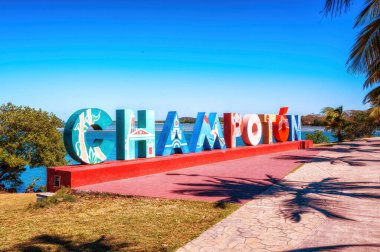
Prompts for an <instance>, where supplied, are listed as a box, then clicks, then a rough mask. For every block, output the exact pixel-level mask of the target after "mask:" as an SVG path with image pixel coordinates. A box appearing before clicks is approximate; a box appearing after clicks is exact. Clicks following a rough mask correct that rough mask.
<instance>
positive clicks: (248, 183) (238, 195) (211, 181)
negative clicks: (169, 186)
mask: <svg viewBox="0 0 380 252" xmlns="http://www.w3.org/2000/svg"><path fill="white" fill-rule="evenodd" d="M168 175H171V176H203V175H197V174H190V175H188V174H180V173H170V174H168ZM203 177H204V180H203V182H200V183H178V185H181V186H183V187H184V189H181V190H175V191H173V192H174V193H177V194H186V195H194V196H201V197H202V196H203V197H223V199H222V200H220V202H233V203H242V202H244V201H246V200H251V199H254V198H260V199H263V198H272V197H278V196H282V195H286V197H284V200H283V201H282V202H281V213H282V214H283V216H284V217H285V218H286V219H289V220H292V221H293V222H300V221H301V219H302V215H303V214H305V213H309V212H319V213H321V214H323V215H324V216H326V217H327V218H333V219H341V220H348V221H354V220H352V219H350V218H347V217H345V216H343V215H342V214H341V213H339V212H341V211H340V210H342V208H339V209H337V208H336V207H335V205H336V204H335V203H336V197H338V196H343V197H352V198H363V199H368V198H369V199H374V200H378V199H380V194H379V193H378V192H379V191H378V190H380V184H379V183H367V182H365V183H364V182H340V181H338V180H337V178H325V179H322V180H321V181H318V182H312V183H305V182H300V181H287V180H280V179H277V178H274V177H271V176H268V175H267V178H266V179H263V180H254V179H246V178H234V177H217V176H203ZM271 185H272V186H273V187H271V189H270V190H267V189H268V187H270V186H271ZM369 190H371V191H374V190H375V191H376V193H368V191H369Z"/></svg>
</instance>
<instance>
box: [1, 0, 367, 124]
mask: <svg viewBox="0 0 380 252" xmlns="http://www.w3.org/2000/svg"><path fill="white" fill-rule="evenodd" d="M355 4H356V5H354V6H353V7H352V9H351V12H350V13H348V14H346V15H343V16H341V17H338V18H334V19H331V18H326V17H323V16H322V14H321V13H320V11H321V10H322V8H323V5H324V0H313V1H310V0H309V1H307V0H302V1H301V0H292V1H290V0H289V1H287V0H278V1H256V0H229V1H226V0H218V1H217V0H175V1H174V0H162V1H158V0H138V1H137V0H54V1H52V0H33V1H31V0H11V1H8V0H0V103H5V102H9V101H10V102H13V103H15V104H17V105H29V106H32V107H36V108H42V109H44V110H47V111H50V112H53V113H55V114H57V115H58V116H59V117H61V118H62V119H64V120H66V119H67V118H68V117H69V116H70V115H71V114H72V113H73V112H75V111H76V110H77V109H81V108H86V107H99V108H102V109H104V110H106V111H107V112H109V114H110V115H111V116H112V117H114V115H115V109H118V108H132V109H154V110H155V111H156V113H157V117H158V119H164V118H165V116H166V113H167V111H169V110H177V111H178V112H179V114H180V116H196V113H197V112H198V111H205V112H218V113H223V112H241V113H264V112H265V113H274V112H277V111H278V108H279V107H280V106H284V105H287V106H289V107H290V111H289V112H290V113H294V114H308V113H312V112H314V113H318V112H319V111H320V110H321V108H323V107H325V106H339V105H343V106H344V107H345V109H364V108H366V107H365V106H364V105H363V104H362V102H361V101H362V99H363V96H364V95H365V93H366V91H363V90H362V83H363V77H360V76H359V77H358V76H352V75H350V74H348V73H347V72H346V67H345V62H346V59H347V56H348V54H349V51H350V49H351V46H352V44H353V42H354V39H355V36H356V33H357V31H354V30H353V29H352V25H353V20H354V17H355V15H356V14H357V13H358V11H359V10H360V9H361V7H362V2H361V1H357V2H356V3H355Z"/></svg>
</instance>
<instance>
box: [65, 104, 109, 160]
mask: <svg viewBox="0 0 380 252" xmlns="http://www.w3.org/2000/svg"><path fill="white" fill-rule="evenodd" d="M111 124H112V119H111V117H110V116H109V115H108V114H107V113H106V112H105V111H103V110H101V109H96V108H90V109H81V110H78V111H77V112H75V113H74V114H73V115H72V116H71V117H70V118H69V120H68V121H67V123H66V125H65V130H64V134H63V138H64V143H65V147H66V150H67V153H69V155H70V156H71V158H72V159H74V160H75V161H78V162H81V163H84V164H97V163H101V162H103V161H105V160H106V159H107V156H108V155H109V154H110V153H111V152H112V150H113V148H114V146H115V144H114V143H113V142H112V141H109V140H104V139H95V140H94V142H93V143H91V144H89V143H87V141H86V138H85V133H86V131H87V130H88V129H89V128H90V127H92V128H94V129H95V130H104V129H105V128H107V127H108V126H110V125H111Z"/></svg>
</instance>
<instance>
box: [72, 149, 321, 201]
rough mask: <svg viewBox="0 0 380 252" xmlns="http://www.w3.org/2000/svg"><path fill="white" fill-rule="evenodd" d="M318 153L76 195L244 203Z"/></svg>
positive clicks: (203, 168)
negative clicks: (92, 193)
mask: <svg viewBox="0 0 380 252" xmlns="http://www.w3.org/2000/svg"><path fill="white" fill-rule="evenodd" d="M318 152H319V151H317V150H313V149H310V150H297V151H287V152H284V153H276V154H270V155H262V156H255V157H249V158H242V159H237V160H230V161H225V162H219V163H214V164H207V165H200V166H195V167H191V168H185V169H180V170H176V171H171V172H166V173H159V174H152V175H147V176H142V177H136V178H130V179H124V180H117V181H111V182H105V183H100V184H95V185H87V186H81V187H77V188H76V190H79V191H92V192H102V193H115V194H122V195H133V196H146V197H159V198H169V199H189V200H205V201H211V202H217V201H226V202H237V203H245V202H247V201H249V200H251V199H253V198H254V197H255V196H257V195H258V194H260V193H262V192H263V191H265V190H266V189H267V188H268V187H269V186H270V185H272V184H273V183H275V182H276V181H277V180H279V179H282V178H283V177H285V176H286V175H287V174H288V173H289V172H290V171H292V170H293V169H294V168H296V167H297V166H298V165H299V164H300V162H304V161H305V160H309V159H312V158H313V156H314V155H316V154H317V153H318Z"/></svg>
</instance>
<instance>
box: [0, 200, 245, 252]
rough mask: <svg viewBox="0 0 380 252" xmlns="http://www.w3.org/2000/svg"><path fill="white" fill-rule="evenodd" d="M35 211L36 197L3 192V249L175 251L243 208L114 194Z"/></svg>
mask: <svg viewBox="0 0 380 252" xmlns="http://www.w3.org/2000/svg"><path fill="white" fill-rule="evenodd" d="M75 198H76V202H61V203H59V204H57V205H53V206H50V207H48V208H38V209H34V208H30V207H29V204H30V203H34V202H35V201H36V196H35V194H0V251H3V250H5V251H14V250H16V251H17V250H19V251H46V250H47V251H56V250H59V251H104V250H106V251H107V250H108V251H109V250H127V251H173V250H175V249H176V248H179V247H181V246H182V245H184V244H186V243H187V242H189V241H190V240H192V239H193V238H195V237H197V236H198V235H199V234H200V233H202V231H204V230H206V229H207V228H209V227H211V226H212V225H213V224H215V223H217V222H219V221H220V220H222V219H223V218H225V217H226V216H227V215H229V214H230V213H232V212H233V211H235V210H236V209H238V208H239V205H237V204H225V205H224V206H225V207H224V208H223V207H220V206H219V207H217V206H216V205H215V204H213V203H208V202H200V201H184V200H165V199H152V198H134V197H133V198H128V197H123V196H110V195H93V194H85V195H76V196H75Z"/></svg>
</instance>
